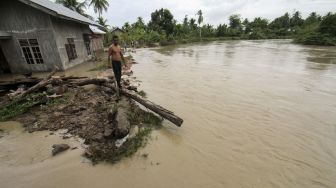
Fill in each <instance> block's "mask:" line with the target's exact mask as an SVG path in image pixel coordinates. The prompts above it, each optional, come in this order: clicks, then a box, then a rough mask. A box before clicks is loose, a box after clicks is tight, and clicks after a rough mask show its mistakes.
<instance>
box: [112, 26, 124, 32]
mask: <svg viewBox="0 0 336 188" xmlns="http://www.w3.org/2000/svg"><path fill="white" fill-rule="evenodd" d="M116 31H120V32H123V33H125V31H124V30H122V29H120V28H119V27H116V28H114V29H112V33H113V32H116Z"/></svg>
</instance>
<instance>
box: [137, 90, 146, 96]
mask: <svg viewBox="0 0 336 188" xmlns="http://www.w3.org/2000/svg"><path fill="white" fill-rule="evenodd" d="M138 94H139V95H140V96H141V97H146V95H147V94H146V92H145V91H144V90H141V91H139V92H138Z"/></svg>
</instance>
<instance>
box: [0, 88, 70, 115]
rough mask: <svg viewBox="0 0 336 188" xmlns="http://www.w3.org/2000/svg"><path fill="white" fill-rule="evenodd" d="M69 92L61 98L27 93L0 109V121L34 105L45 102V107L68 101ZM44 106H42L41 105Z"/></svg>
mask: <svg viewBox="0 0 336 188" xmlns="http://www.w3.org/2000/svg"><path fill="white" fill-rule="evenodd" d="M69 98H70V93H66V94H64V95H63V97H62V98H48V97H47V96H46V95H45V94H43V93H33V94H29V95H28V96H27V97H26V98H25V99H23V100H19V101H18V100H14V101H11V102H10V103H9V104H7V105H6V106H5V107H3V108H1V109H0V121H7V120H9V119H11V118H13V117H15V116H18V115H20V114H23V113H25V112H27V111H28V110H30V109H31V108H33V107H34V106H36V105H42V104H45V107H47V106H52V105H58V104H61V103H66V102H68V101H69ZM42 107H44V106H42Z"/></svg>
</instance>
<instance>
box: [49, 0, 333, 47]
mask: <svg viewBox="0 0 336 188" xmlns="http://www.w3.org/2000/svg"><path fill="white" fill-rule="evenodd" d="M55 1H56V3H59V4H62V5H63V6H65V7H68V8H70V9H72V10H75V11H77V12H78V13H79V14H82V15H84V16H86V17H88V18H90V19H92V20H93V17H91V16H90V15H88V14H86V13H85V11H84V9H85V8H87V7H88V6H93V8H94V11H95V13H98V15H99V17H98V19H97V20H96V22H97V23H99V24H100V25H101V26H102V28H101V29H102V30H104V31H105V32H106V35H105V36H104V45H105V46H108V45H109V44H110V43H111V40H112V35H113V34H114V33H112V31H113V30H114V29H115V28H113V27H112V29H110V28H109V27H110V26H109V25H107V19H104V18H103V17H102V16H101V15H102V12H103V11H106V10H107V8H108V6H109V3H108V1H107V0H88V1H84V2H79V1H78V0H55ZM203 20H204V17H203V12H202V10H199V11H197V12H196V14H195V16H194V17H188V15H186V16H185V17H184V19H183V20H182V21H181V22H178V21H177V20H176V19H174V16H173V15H172V13H171V12H170V11H169V10H168V9H163V8H161V9H159V10H155V11H154V12H152V13H151V19H150V21H149V22H148V23H147V24H146V23H145V22H144V20H143V19H142V17H138V19H137V21H136V22H135V23H132V24H130V23H128V22H126V23H125V24H124V25H123V26H122V28H121V29H122V30H123V31H124V33H120V34H119V35H120V36H121V39H122V42H123V43H124V44H128V46H130V45H132V44H133V45H134V46H153V45H157V44H160V45H169V44H176V43H189V42H198V41H212V40H239V39H284V38H293V39H294V41H295V42H297V43H302V44H309V45H336V14H335V13H328V14H327V15H325V16H320V15H318V14H316V13H315V12H312V13H311V14H310V15H309V16H308V17H307V18H306V19H303V18H302V16H301V13H300V12H299V11H295V12H293V14H289V13H285V14H284V15H282V16H280V17H278V18H275V19H274V20H267V19H264V18H261V17H257V18H254V19H253V20H248V19H242V18H241V17H240V15H238V14H234V15H231V16H230V17H229V20H228V24H225V23H222V24H219V25H218V26H213V25H211V24H207V23H203Z"/></svg>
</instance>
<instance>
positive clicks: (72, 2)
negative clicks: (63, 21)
mask: <svg viewBox="0 0 336 188" xmlns="http://www.w3.org/2000/svg"><path fill="white" fill-rule="evenodd" d="M56 3H58V4H62V5H63V6H65V7H67V8H69V9H71V10H74V11H76V12H78V13H79V14H81V15H84V16H87V14H85V11H84V9H85V8H86V6H87V2H86V0H85V1H84V2H82V3H80V2H78V1H77V0H56Z"/></svg>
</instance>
